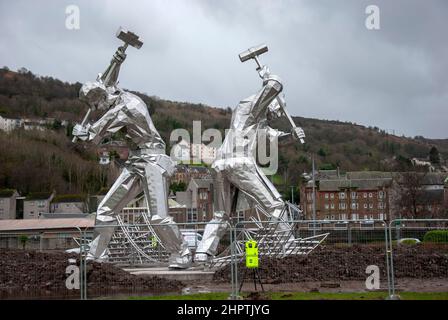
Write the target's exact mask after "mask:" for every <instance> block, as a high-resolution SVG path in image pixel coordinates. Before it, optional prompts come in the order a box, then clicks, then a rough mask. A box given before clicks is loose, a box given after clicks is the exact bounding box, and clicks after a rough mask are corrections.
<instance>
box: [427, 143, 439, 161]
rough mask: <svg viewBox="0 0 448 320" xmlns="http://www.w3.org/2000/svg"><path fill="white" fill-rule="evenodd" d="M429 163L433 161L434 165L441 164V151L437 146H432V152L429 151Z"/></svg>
mask: <svg viewBox="0 0 448 320" xmlns="http://www.w3.org/2000/svg"><path fill="white" fill-rule="evenodd" d="M429 161H431V163H432V164H439V163H440V154H439V150H438V149H437V148H436V147H435V146H432V148H431V150H429Z"/></svg>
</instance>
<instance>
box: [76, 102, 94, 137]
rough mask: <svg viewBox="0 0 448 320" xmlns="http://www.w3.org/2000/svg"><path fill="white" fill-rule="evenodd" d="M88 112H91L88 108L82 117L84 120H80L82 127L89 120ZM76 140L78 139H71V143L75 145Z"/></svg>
mask: <svg viewBox="0 0 448 320" xmlns="http://www.w3.org/2000/svg"><path fill="white" fill-rule="evenodd" d="M90 112H92V108H89V110H87V113H86V115H85V116H84V119H82V122H81V125H82V126H84V125H85V124H86V122H87V120H88V119H89V116H90ZM77 140H78V137H76V136H75V137H73V139H72V142H73V143H75V142H76V141H77Z"/></svg>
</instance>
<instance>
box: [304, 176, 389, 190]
mask: <svg viewBox="0 0 448 320" xmlns="http://www.w3.org/2000/svg"><path fill="white" fill-rule="evenodd" d="M311 183H312V182H311ZM391 183H392V178H384V179H345V178H344V179H337V180H320V181H319V190H320V191H338V190H341V189H358V190H376V189H382V188H384V187H388V186H390V185H391ZM311 186H312V184H311Z"/></svg>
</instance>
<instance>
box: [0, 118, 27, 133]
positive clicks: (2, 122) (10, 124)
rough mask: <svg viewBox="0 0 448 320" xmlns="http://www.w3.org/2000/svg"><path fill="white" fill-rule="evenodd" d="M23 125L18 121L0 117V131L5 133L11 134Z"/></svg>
mask: <svg viewBox="0 0 448 320" xmlns="http://www.w3.org/2000/svg"><path fill="white" fill-rule="evenodd" d="M22 125H23V121H22V120H20V119H9V118H4V117H2V116H0V130H2V131H5V132H11V131H12V130H15V129H18V128H20V127H21V126H22Z"/></svg>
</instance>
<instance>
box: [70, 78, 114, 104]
mask: <svg viewBox="0 0 448 320" xmlns="http://www.w3.org/2000/svg"><path fill="white" fill-rule="evenodd" d="M118 95H119V91H118V89H117V88H116V87H106V86H104V84H102V83H101V81H95V82H86V83H85V84H83V86H82V87H81V90H80V91H79V99H80V100H81V101H84V102H86V103H87V104H88V105H89V106H90V107H91V108H93V109H99V110H105V109H109V108H110V107H111V106H112V105H113V104H114V103H115V100H116V99H117V98H118Z"/></svg>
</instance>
